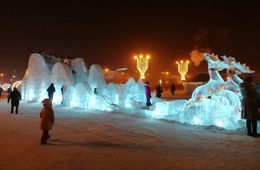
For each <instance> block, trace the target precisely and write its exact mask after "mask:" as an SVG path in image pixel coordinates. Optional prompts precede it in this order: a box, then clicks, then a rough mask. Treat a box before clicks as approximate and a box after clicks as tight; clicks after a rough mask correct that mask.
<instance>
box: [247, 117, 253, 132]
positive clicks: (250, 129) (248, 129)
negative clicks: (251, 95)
mask: <svg viewBox="0 0 260 170" xmlns="http://www.w3.org/2000/svg"><path fill="white" fill-rule="evenodd" d="M251 124H252V121H251V120H246V128H247V135H248V136H253V133H252V126H251Z"/></svg>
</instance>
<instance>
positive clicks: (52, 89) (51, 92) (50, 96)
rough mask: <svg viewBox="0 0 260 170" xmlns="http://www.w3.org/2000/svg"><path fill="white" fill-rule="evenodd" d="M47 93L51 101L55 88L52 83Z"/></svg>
mask: <svg viewBox="0 0 260 170" xmlns="http://www.w3.org/2000/svg"><path fill="white" fill-rule="evenodd" d="M47 92H48V96H49V99H50V100H52V99H53V94H54V92H55V87H54V84H53V83H51V85H50V86H49V87H48V89H47Z"/></svg>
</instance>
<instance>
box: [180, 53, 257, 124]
mask: <svg viewBox="0 0 260 170" xmlns="http://www.w3.org/2000/svg"><path fill="white" fill-rule="evenodd" d="M203 56H204V59H205V60H206V61H207V62H208V70H209V75H210V80H209V82H208V83H206V84H205V85H202V86H199V87H197V88H196V89H195V90H194V92H193V94H192V98H191V99H190V100H188V101H187V103H186V105H185V107H184V110H183V116H185V118H184V120H185V121H184V122H189V123H191V124H198V125H216V126H220V127H224V128H227V129H236V128H238V127H240V120H241V118H240V117H241V114H240V111H241V101H240V97H241V94H240V88H239V84H240V83H241V82H242V80H241V79H240V78H239V77H238V76H237V72H234V71H232V72H231V71H230V70H231V69H236V70H239V71H241V72H243V73H252V72H253V71H251V70H250V69H249V68H248V67H246V66H245V65H243V66H241V64H240V63H238V62H236V61H235V60H234V58H227V57H225V56H224V57H222V58H223V59H224V61H222V60H220V59H219V58H218V57H217V56H215V55H214V54H207V53H205V54H203ZM231 59H232V62H230V61H231ZM223 69H227V70H228V73H229V79H228V80H227V81H226V82H225V81H224V80H223V78H222V77H221V76H220V74H219V73H218V71H221V70H223Z"/></svg>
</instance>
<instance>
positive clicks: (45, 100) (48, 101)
mask: <svg viewBox="0 0 260 170" xmlns="http://www.w3.org/2000/svg"><path fill="white" fill-rule="evenodd" d="M42 103H43V104H46V105H50V106H51V105H52V102H51V100H50V99H47V98H46V99H43V100H42Z"/></svg>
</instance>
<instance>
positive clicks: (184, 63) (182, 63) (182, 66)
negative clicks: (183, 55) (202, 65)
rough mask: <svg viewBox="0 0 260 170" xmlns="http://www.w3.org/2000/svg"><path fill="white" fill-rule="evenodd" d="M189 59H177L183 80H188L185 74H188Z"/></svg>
mask: <svg viewBox="0 0 260 170" xmlns="http://www.w3.org/2000/svg"><path fill="white" fill-rule="evenodd" d="M189 63H190V62H189V60H186V61H183V60H181V61H180V62H178V61H176V64H177V65H178V72H179V73H180V75H181V80H186V79H185V75H186V74H187V72H188V70H189Z"/></svg>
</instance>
